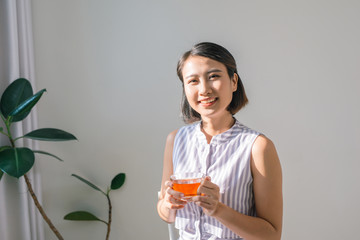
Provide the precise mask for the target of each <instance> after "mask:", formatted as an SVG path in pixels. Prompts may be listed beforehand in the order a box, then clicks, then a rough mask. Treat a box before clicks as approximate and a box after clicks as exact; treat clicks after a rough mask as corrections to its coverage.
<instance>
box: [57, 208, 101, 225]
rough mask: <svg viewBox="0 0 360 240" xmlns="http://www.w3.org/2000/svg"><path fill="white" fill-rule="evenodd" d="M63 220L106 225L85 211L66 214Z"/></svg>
mask: <svg viewBox="0 0 360 240" xmlns="http://www.w3.org/2000/svg"><path fill="white" fill-rule="evenodd" d="M64 219H65V220H72V221H100V222H103V223H106V222H105V221H103V220H101V219H99V218H98V217H96V216H95V215H94V214H92V213H89V212H86V211H76V212H71V213H68V214H66V216H65V217H64ZM106 224H107V223H106Z"/></svg>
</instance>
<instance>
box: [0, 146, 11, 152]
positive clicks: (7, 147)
mask: <svg viewBox="0 0 360 240" xmlns="http://www.w3.org/2000/svg"><path fill="white" fill-rule="evenodd" d="M10 148H12V147H10V146H2V147H0V152H1V151H4V150H5V149H10Z"/></svg>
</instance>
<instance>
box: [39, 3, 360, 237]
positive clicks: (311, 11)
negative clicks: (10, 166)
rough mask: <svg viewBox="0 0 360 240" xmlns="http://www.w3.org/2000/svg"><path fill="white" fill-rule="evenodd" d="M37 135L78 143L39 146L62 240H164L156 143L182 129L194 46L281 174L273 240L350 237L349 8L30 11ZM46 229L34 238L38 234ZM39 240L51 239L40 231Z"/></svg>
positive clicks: (354, 203) (354, 124)
mask: <svg viewBox="0 0 360 240" xmlns="http://www.w3.org/2000/svg"><path fill="white" fill-rule="evenodd" d="M32 2H33V4H32V10H33V28H34V42H35V57H36V59H35V60H36V82H37V86H36V87H37V90H40V89H42V88H46V89H47V93H46V94H44V96H43V98H42V99H41V100H40V102H39V104H38V113H39V126H40V127H57V128H60V129H64V130H67V131H69V132H71V133H73V134H75V135H76V136H77V137H78V139H79V141H77V142H66V143H57V144H54V143H47V142H42V143H41V144H40V147H41V149H42V150H47V151H49V152H52V153H54V154H56V155H58V156H60V157H61V158H63V159H64V160H65V161H64V162H58V161H56V160H53V159H51V158H46V157H42V158H41V159H39V160H38V161H37V164H38V165H39V166H40V169H41V171H42V180H43V199H44V206H45V208H46V210H47V212H48V214H49V215H50V218H51V219H52V220H53V222H54V223H55V225H56V226H58V228H59V230H60V232H62V234H63V235H64V237H65V239H94V240H95V239H96V240H98V239H105V232H106V228H105V225H104V224H102V223H100V222H90V223H88V222H87V223H83V222H69V221H65V220H63V219H62V218H63V216H64V215H65V214H66V213H68V212H71V211H75V210H87V211H91V212H93V213H94V214H96V215H97V216H98V217H100V218H102V219H106V213H107V205H106V199H105V197H104V196H102V195H101V194H100V193H99V192H96V191H94V190H93V189H91V188H89V187H88V186H87V185H85V184H83V183H82V182H80V181H78V180H77V179H75V178H73V177H71V176H70V175H71V174H72V173H76V174H78V175H81V176H83V177H85V178H87V179H89V180H91V181H92V182H93V183H95V184H97V185H98V186H100V187H102V188H103V189H104V190H106V187H107V186H109V185H110V181H111V179H112V178H113V177H114V176H115V175H116V174H117V173H119V172H124V173H126V175H127V178H126V183H125V185H124V186H123V187H122V188H121V189H120V190H117V191H114V192H112V193H111V198H112V201H113V225H112V232H111V239H119V240H128V239H167V226H166V224H165V223H164V222H162V221H161V220H160V218H159V217H158V216H157V212H156V202H157V191H158V190H159V188H160V181H161V173H162V158H163V149H164V143H165V139H166V136H167V134H168V133H169V132H170V131H172V130H174V129H176V128H179V127H181V126H182V125H183V122H182V120H181V117H180V99H181V92H182V89H181V84H180V81H179V80H178V79H177V76H176V63H177V60H178V58H179V57H180V55H181V54H182V53H183V52H184V51H186V50H188V49H190V48H191V46H192V45H193V44H195V43H197V42H200V41H213V42H216V43H219V44H221V45H223V46H225V47H226V48H227V49H228V50H230V52H232V53H233V55H234V57H235V58H236V59H237V64H238V69H239V73H240V77H241V78H242V80H243V83H244V85H245V88H246V91H247V94H248V97H249V100H250V103H249V105H248V106H247V107H246V108H245V109H243V110H242V111H241V112H240V113H238V114H237V115H236V117H237V119H238V120H239V121H240V122H242V123H244V124H245V125H247V126H249V127H251V128H254V129H256V130H258V131H260V132H263V133H264V134H266V135H267V136H268V137H269V138H271V139H272V140H273V141H274V142H275V144H276V147H277V150H278V153H279V156H280V159H281V163H282V168H283V181H284V184H283V191H284V221H283V222H284V228H283V239H291V240H297V239H299V240H300V239H301V240H302V239H354V237H356V236H357V235H358V216H359V215H360V208H359V205H358V203H359V202H360V192H359V187H358V185H359V182H360V175H359V174H358V171H359V169H360V163H359V160H360V154H359V146H358V145H359V144H360V127H359V122H360V108H359V102H360V81H359V80H360V66H359V65H360V64H359V63H360V44H359V43H360V14H359V12H360V3H359V1H356V0H354V1H350V0H345V1H344V0H341V1H340V0H338V1H335V0H316V1H313V0H302V1H285V0H283V1H280V0H275V1H267V0H251V1H250V0H237V1H231V0H227V1H212V0H206V1H205V0H204V1H200V0H198V1H184V0H181V1H180V0H163V1H149V0H143V1H130V0H129V1H125V0H103V1H97V0H52V1H48V0H33V1H32ZM45 228H46V229H48V228H47V227H45ZM47 236H48V237H47V239H54V236H53V235H52V233H51V232H50V231H48V230H47Z"/></svg>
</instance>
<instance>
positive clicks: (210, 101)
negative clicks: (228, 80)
mask: <svg viewBox="0 0 360 240" xmlns="http://www.w3.org/2000/svg"><path fill="white" fill-rule="evenodd" d="M214 101H215V98H214V99H210V100H205V101H201V102H202V103H212V102H214Z"/></svg>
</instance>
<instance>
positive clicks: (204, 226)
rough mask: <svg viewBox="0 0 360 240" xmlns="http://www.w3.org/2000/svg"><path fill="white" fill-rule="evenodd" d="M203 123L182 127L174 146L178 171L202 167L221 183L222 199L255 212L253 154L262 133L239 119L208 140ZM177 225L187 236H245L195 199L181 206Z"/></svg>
mask: <svg viewBox="0 0 360 240" xmlns="http://www.w3.org/2000/svg"><path fill="white" fill-rule="evenodd" d="M200 127H201V124H200V122H197V123H194V124H192V125H188V126H184V127H182V128H180V129H179V130H178V132H177V134H176V137H175V141H174V150H173V171H174V173H178V172H193V171H198V172H202V173H204V174H205V175H207V176H210V177H211V181H212V182H213V183H215V184H217V185H218V186H219V187H220V201H221V202H222V203H224V204H226V205H227V206H229V207H231V208H233V209H234V210H236V211H238V212H240V213H243V214H246V215H250V216H255V214H256V212H255V204H254V196H253V187H252V183H253V179H252V175H251V169H250V156H251V148H252V145H253V143H254V141H255V139H256V138H257V136H258V135H259V134H260V133H258V132H256V131H254V130H252V129H250V128H248V127H246V126H244V125H242V124H241V123H240V122H238V121H237V120H236V121H235V124H234V125H233V126H232V127H231V128H230V129H229V130H227V131H226V132H223V133H221V134H219V135H216V136H214V137H213V138H212V139H211V142H210V144H208V143H207V141H206V137H205V135H204V134H203V133H202V132H201V128H200ZM175 227H176V228H178V229H179V233H180V239H183V240H187V239H197V240H205V239H211V240H213V239H217V240H220V239H241V238H240V237H239V236H237V235H236V234H235V233H233V232H232V231H231V230H230V229H228V228H227V227H225V226H224V225H223V224H222V223H220V222H219V221H217V220H216V219H215V218H212V217H209V216H207V215H206V214H205V213H203V212H202V209H201V207H198V206H197V205H196V204H194V203H192V202H189V203H187V204H186V205H185V207H184V208H183V209H180V210H177V212H176V220H175Z"/></svg>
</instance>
